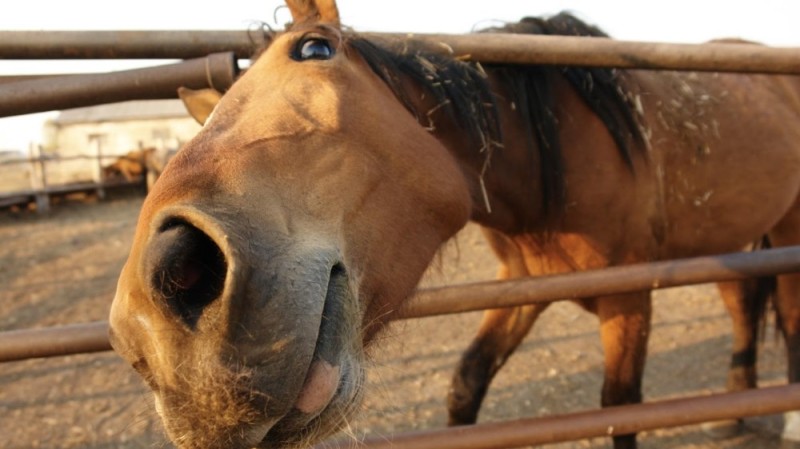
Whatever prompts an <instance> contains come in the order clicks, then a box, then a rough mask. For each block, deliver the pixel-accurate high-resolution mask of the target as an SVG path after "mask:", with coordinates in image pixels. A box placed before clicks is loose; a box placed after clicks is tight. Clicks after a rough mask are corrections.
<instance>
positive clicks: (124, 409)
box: [0, 193, 786, 449]
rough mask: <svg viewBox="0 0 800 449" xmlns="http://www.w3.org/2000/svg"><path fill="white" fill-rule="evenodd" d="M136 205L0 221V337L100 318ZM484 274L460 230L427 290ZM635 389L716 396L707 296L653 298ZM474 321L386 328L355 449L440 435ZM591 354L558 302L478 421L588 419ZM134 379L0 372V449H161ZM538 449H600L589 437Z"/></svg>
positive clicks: (753, 435) (727, 443) (659, 444)
mask: <svg viewBox="0 0 800 449" xmlns="http://www.w3.org/2000/svg"><path fill="white" fill-rule="evenodd" d="M141 201H142V197H141V195H137V194H133V193H127V194H121V193H117V194H113V195H111V196H110V198H109V199H107V200H105V201H102V202H97V201H88V202H85V201H81V202H67V203H62V204H60V205H56V206H54V207H53V211H52V213H51V214H50V215H49V216H47V217H38V216H36V215H35V214H32V213H27V212H26V213H10V212H8V211H2V212H0V242H1V243H0V286H2V287H0V331H8V330H13V329H25V328H32V327H43V326H51V325H56V324H70V323H83V322H90V321H95V320H104V319H106V318H107V314H108V310H109V306H110V303H111V299H112V297H113V293H114V288H115V282H116V276H117V275H118V273H119V271H120V269H121V267H122V264H123V262H124V260H125V257H126V253H127V251H128V248H129V246H130V244H131V240H132V236H133V228H134V223H135V220H136V216H137V213H138V209H139V207H140V205H141ZM495 269H496V265H495V262H494V261H493V259H492V256H491V254H490V253H489V251H488V248H487V246H486V244H485V243H483V241H482V240H481V238H480V235H479V233H478V232H476V229H475V228H474V227H473V226H468V227H467V228H466V229H465V230H464V231H463V232H462V233H461V234H460V235H459V236H458V237H457V239H455V241H454V242H453V243H451V244H449V245H448V247H447V250H446V252H445V256H444V258H443V263H442V267H441V268H439V269H437V270H434V272H432V273H431V274H430V276H429V277H428V278H427V279H426V281H425V283H426V285H438V284H447V283H456V282H469V281H478V280H487V279H491V278H492V277H493V276H494V272H495ZM654 307H655V324H654V330H653V334H652V337H651V342H650V348H649V353H650V357H649V359H648V362H647V372H646V376H645V397H646V399H647V400H658V399H667V398H674V397H683V396H688V395H696V394H703V393H710V392H721V391H722V390H723V386H724V382H725V367H726V364H727V359H728V357H729V352H730V337H729V333H730V329H729V328H730V326H729V319H728V317H727V315H726V313H725V311H724V309H723V307H722V304H721V301H719V300H718V299H717V298H716V292H715V290H714V288H713V287H711V286H699V287H684V288H679V289H669V290H663V291H660V292H657V293H656V299H655V306H654ZM479 318H480V314H479V313H469V314H463V315H453V316H446V317H437V318H425V319H419V320H412V321H406V322H400V323H396V324H395V325H393V326H392V327H391V329H390V330H389V332H388V333H387V334H386V335H385V338H383V339H382V341H381V344H380V345H379V346H378V347H376V348H374V349H373V351H372V357H373V359H374V360H373V363H374V366H373V367H372V369H371V370H370V374H369V382H368V383H369V392H368V394H367V399H366V402H365V405H364V412H363V414H362V416H361V417H360V418H359V419H357V420H355V421H354V422H352V423H351V427H352V428H351V430H350V431H351V432H352V433H353V434H354V435H356V436H357V437H359V438H361V437H364V436H375V435H388V434H391V433H394V432H402V431H406V430H410V429H428V428H441V427H443V426H444V423H445V419H446V418H445V406H444V398H445V394H446V391H447V387H448V383H449V379H450V375H451V371H452V369H453V367H454V365H455V363H456V360H457V358H458V357H459V355H460V353H461V352H462V351H463V349H464V348H465V347H466V346H467V344H468V343H469V341H470V339H471V338H472V335H473V332H474V330H475V328H476V325H477V322H478V319H479ZM783 351H784V348H783V346H782V345H780V344H779V343H778V342H777V341H776V340H774V339H773V338H767V339H766V340H765V342H764V345H763V347H762V351H761V363H760V376H761V380H762V384H763V385H772V384H780V383H783V382H785V378H786V377H785V362H784V358H783V354H784V352H783ZM601 361H602V354H601V348H600V343H599V339H598V331H597V320H596V319H595V317H594V316H592V315H590V314H588V313H586V312H584V311H582V310H581V309H579V308H578V307H577V306H574V305H573V304H571V303H557V304H555V305H553V306H552V307H551V308H550V309H548V310H547V311H546V312H545V314H544V315H543V316H542V317H541V318H540V320H539V322H538V323H537V325H536V326H535V327H534V330H533V331H532V332H531V334H530V335H529V336H528V338H527V339H526V340H525V341H524V343H523V344H522V346H521V348H520V349H519V350H518V351H517V353H516V354H515V355H514V356H512V357H511V359H510V360H509V362H508V364H507V365H506V367H505V368H504V369H503V370H502V371H501V372H500V374H499V375H498V376H497V378H496V380H495V382H494V383H493V385H492V387H491V390H490V392H489V394H488V397H487V399H486V402H485V405H484V407H483V410H482V413H481V417H480V419H481V421H482V422H491V421H499V420H507V419H513V418H518V417H530V416H546V415H552V414H558V413H563V412H572V411H579V410H586V409H595V408H597V407H598V403H599V391H600V385H601V382H602V379H601V372H602V370H601ZM780 425H781V418H780V417H779V416H772V417H763V418H754V419H749V420H748V421H747V426H746V428H747V429H746V431H745V432H744V433H742V434H740V435H737V436H729V437H718V436H709V435H707V434H705V433H704V432H703V431H702V430H701V429H700V427H699V426H687V427H681V428H676V429H668V430H659V431H653V432H646V433H644V434H641V435H640V438H639V440H640V447H641V448H643V449H656V448H658V449H667V448H675V449H677V448H686V449H689V448H691V449H711V448H722V449H771V448H777V447H778V446H779V441H778V438H777V432H778V429H779V426H780ZM170 447H172V446H171V445H170V444H169V443H168V442H167V441H166V439H165V437H164V436H163V433H162V431H161V428H160V424H159V423H158V419H157V417H156V415H155V412H154V410H153V407H152V403H151V399H150V395H149V393H148V391H147V390H146V388H145V386H144V384H143V382H142V381H141V380H140V379H139V378H138V376H137V375H136V374H135V373H134V372H133V370H132V369H130V368H129V367H128V366H127V365H125V364H124V363H123V362H122V361H121V359H120V358H119V357H117V356H116V355H115V354H114V353H112V352H105V353H98V354H88V355H75V356H67V357H55V358H50V359H39V360H27V361H21V362H12V363H5V364H0V448H3V449H22V448H47V449H56V448H58V449H66V448H70V449H78V448H95V449H100V448H170ZM547 447H548V448H557V449H568V448H610V447H611V445H610V440H608V439H606V438H596V439H591V440H584V441H577V442H571V443H562V444H554V445H550V446H547Z"/></svg>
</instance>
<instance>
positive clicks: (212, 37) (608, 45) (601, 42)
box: [0, 30, 800, 74]
mask: <svg viewBox="0 0 800 449" xmlns="http://www.w3.org/2000/svg"><path fill="white" fill-rule="evenodd" d="M362 35H364V36H367V37H370V38H374V39H378V40H382V41H384V42H387V41H394V40H398V41H400V42H401V43H402V45H410V46H422V47H425V48H427V49H429V50H433V51H435V52H440V53H447V54H454V55H457V56H460V57H463V58H466V59H472V60H476V61H481V62H484V63H509V64H543V65H581V66H595V67H618V68H644V69H671V70H698V71H733V72H760V73H794V74H800V58H799V57H798V54H800V49H799V48H790V47H768V46H762V45H752V44H747V43H736V42H726V43H706V44H671V43H657V42H635V41H623V40H615V39H608V38H599V37H579V36H541V35H523V34H507V33H473V34H424V33H418V34H409V33H362ZM269 39H270V37H269V33H267V32H264V31H263V30H256V31H255V32H252V31H249V32H248V31H241V30H240V31H231V30H229V31H199V30H196V31H158V30H154V31H47V32H42V31H2V32H0V59H72V58H76V59H78V58H83V59H106V58H130V59H135V58H160V59H172V58H192V57H199V56H203V55H205V54H208V53H212V52H220V51H233V52H234V53H235V54H236V55H237V57H240V58H246V57H250V56H252V54H253V53H254V52H255V51H257V49H259V48H262V47H263V46H264V45H266V44H267V43H268V42H269Z"/></svg>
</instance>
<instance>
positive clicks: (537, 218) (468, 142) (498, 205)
mask: <svg viewBox="0 0 800 449" xmlns="http://www.w3.org/2000/svg"><path fill="white" fill-rule="evenodd" d="M487 74H488V76H489V79H490V82H491V85H492V90H493V92H494V93H495V94H496V101H497V104H496V105H497V113H498V118H499V122H500V127H501V133H502V141H497V142H491V143H492V144H491V145H488V146H487V145H486V142H485V141H484V142H481V141H476V140H475V139H474V138H472V137H471V136H470V133H469V132H468V130H465V129H464V128H462V127H461V126H460V125H459V124H458V123H456V122H455V121H454V120H453V119H452V118H451V117H450V116H448V114H446V113H444V112H443V111H440V110H438V109H436V107H437V105H432V104H426V102H425V101H422V102H421V104H420V105H418V107H419V109H418V110H422V111H435V112H434V113H433V114H431V113H428V114H423V115H422V116H423V117H424V118H425V119H424V120H428V119H429V120H430V128H431V132H432V133H433V134H434V135H435V136H436V137H437V138H438V139H439V140H440V141H441V142H442V143H443V144H444V145H445V146H446V147H447V149H448V150H449V152H450V153H451V155H453V157H454V158H455V159H456V160H457V161H458V163H459V166H460V167H461V171H462V174H463V176H464V177H465V179H466V181H467V183H468V185H469V187H470V193H471V197H472V217H471V218H472V220H473V221H475V222H477V223H479V224H481V225H483V226H486V227H489V228H493V229H497V230H499V231H502V232H504V233H507V234H518V233H521V232H537V231H545V230H548V229H550V228H552V226H553V222H552V219H553V218H555V217H556V216H557V215H558V213H557V212H555V213H553V212H552V211H551V213H548V212H547V211H546V210H545V208H544V198H543V193H542V189H541V183H540V167H541V161H540V156H539V152H538V151H537V143H536V141H535V140H534V139H532V138H531V137H530V136H529V135H528V134H527V132H528V127H530V126H532V125H531V124H527V123H524V122H523V120H522V118H521V116H520V114H519V113H518V107H517V105H516V104H515V102H514V101H513V100H512V96H511V95H510V94H509V92H508V89H507V87H506V86H505V85H504V83H503V82H502V81H500V80H499V77H498V76H497V75H496V74H495V73H493V72H492V71H491V69H487ZM554 85H555V86H557V88H558V89H557V90H560V89H562V88H568V86H567V83H566V82H565V80H563V79H561V80H556V81H555V83H554ZM423 124H425V123H424V121H423Z"/></svg>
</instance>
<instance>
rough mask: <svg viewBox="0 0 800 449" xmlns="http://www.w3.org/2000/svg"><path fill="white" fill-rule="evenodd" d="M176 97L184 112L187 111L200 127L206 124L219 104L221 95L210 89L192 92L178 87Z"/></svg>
mask: <svg viewBox="0 0 800 449" xmlns="http://www.w3.org/2000/svg"><path fill="white" fill-rule="evenodd" d="M178 96H179V97H180V99H181V100H182V101H183V105H184V106H186V110H187V111H189V115H191V116H192V117H194V119H195V120H197V123H199V124H201V125H205V124H206V120H208V117H209V116H210V115H211V113H212V112H213V111H214V108H215V107H216V106H217V103H219V99H220V98H222V94H221V93H219V92H218V91H216V90H214V89H211V88H207V89H199V90H193V89H188V88H186V87H179V88H178Z"/></svg>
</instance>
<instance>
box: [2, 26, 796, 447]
mask: <svg viewBox="0 0 800 449" xmlns="http://www.w3.org/2000/svg"><path fill="white" fill-rule="evenodd" d="M371 36H373V37H376V38H379V39H391V38H398V37H399V38H403V39H407V40H408V41H409V45H419V46H424V47H426V48H428V49H433V50H435V51H441V52H445V53H454V54H457V55H464V57H465V58H471V59H473V60H477V61H481V62H506V63H538V64H553V65H584V66H605V67H620V68H644V69H671V70H696V71H733V72H754V73H773V74H777V73H791V74H800V57H799V56H798V55H800V49H795V48H772V47H764V46H757V45H750V44H736V43H724V44H701V45H689V44H684V45H676V44H660V43H640V42H625V41H612V40H609V39H604V38H575V37H561V36H559V37H556V36H521V35H507V34H500V35H492V34H481V35H480V36H474V35H463V36H462V35H413V36H409V35H405V34H404V35H394V34H373V35H371ZM267 41H268V35H267V34H265V33H261V32H258V31H255V32H243V31H217V32H207V31H141V32H111V31H109V32H55V33H54V32H48V33H34V32H0V58H3V59H69V58H88V59H108V58H160V59H163V58H169V59H171V58H181V59H183V58H194V59H191V60H189V61H185V62H181V63H177V64H172V65H168V66H162V67H154V68H148V69H138V70H134V71H123V72H117V73H110V74H104V75H99V74H97V75H95V74H92V75H64V76H52V77H41V76H36V77H14V78H13V79H12V78H6V79H2V78H0V116H9V115H17V114H23V113H29V112H39V111H45V110H50V109H56V108H64V107H77V106H87V105H92V104H101V103H105V102H112V101H122V100H129V99H156V98H172V97H174V96H175V92H176V90H177V88H178V87H179V86H186V87H190V88H195V89H197V88H203V87H214V88H216V89H218V90H221V91H224V90H226V89H227V88H228V87H229V86H230V85H231V84H232V83H233V81H234V80H235V78H236V76H237V74H238V73H239V72H240V69H239V67H238V64H237V59H238V58H248V57H250V56H251V55H252V54H253V52H254V51H255V49H256V48H258V47H260V46H262V45H263V44H264V43H266V42H267ZM220 52H222V53H220ZM213 53H219V54H217V55H214V54H213ZM209 54H212V55H211V56H206V55H209ZM217 69H219V71H217ZM218 75H219V76H218ZM798 271H800V247H789V248H781V249H769V250H762V251H757V252H751V253H737V254H729V255H722V256H715V257H703V258H695V259H685V260H674V261H664V262H657V263H651V264H639V265H630V266H624V267H615V268H609V269H604V270H595V271H586V272H581V273H575V274H569V275H557V276H544V277H538V278H535V279H533V278H531V279H522V280H510V281H502V282H499V281H495V282H484V283H476V284H466V285H457V286H450V287H441V288H437V289H429V290H422V291H420V292H419V293H418V294H417V295H416V296H415V297H414V298H412V300H411V301H410V302H409V303H408V306H407V308H406V309H405V310H404V311H403V313H402V314H401V316H402V318H416V317H422V316H431V315H440V314H448V313H459V312H465V311H469V310H481V309H486V308H497V307H510V306H517V305H522V304H529V303H533V302H547V301H557V300H562V299H571V298H583V297H591V296H598V295H607V294H611V293H624V292H632V291H641V290H649V289H657V288H667V287H674V286H678V285H690V284H698V283H705V282H712V281H722V280H735V279H743V278H747V277H756V276H765V275H771V274H779V273H788V272H798ZM109 349H111V348H110V346H109V344H108V339H107V323H106V322H96V323H89V324H74V325H68V326H60V327H53V328H48V329H38V330H17V331H8V332H3V333H0V362H1V361H13V360H22V359H26V358H33V357H49V356H58V355H66V354H75V353H83V352H96V351H106V350H109ZM798 409H800V385H797V384H794V385H788V386H778V387H769V388H761V389H757V390H752V391H747V392H738V393H724V394H715V395H707V396H700V397H690V398H684V399H676V400H670V401H662V402H651V403H645V404H637V405H629V406H621V407H611V408H607V409H603V410H596V411H588V412H582V413H573V414H567V415H561V416H552V417H544V418H529V419H522V420H517V421H510V422H502V423H493V424H478V425H474V426H466V427H460V428H454V429H442V430H431V431H423V432H415V433H407V434H400V435H396V436H394V437H391V438H385V437H382V438H380V439H374V440H367V441H364V442H362V443H361V444H359V447H368V448H388V447H403V448H412V449H419V448H437V449H447V448H453V449H455V448H462V449H464V448H469V449H476V448H482V449H490V448H507V447H518V446H524V445H531V444H545V443H554V442H561V441H571V440H575V439H580V438H588V437H596V436H608V435H614V434H625V433H631V432H638V431H642V430H648V429H655V428H660V427H671V426H680V425H686V424H693V423H700V422H706V421H713V420H720V419H729V418H738V417H746V416H757V415H764V414H773V413H778V412H781V411H790V410H798ZM352 444H353V443H352V442H341V443H340V442H336V441H333V442H328V443H323V444H322V445H321V446H320V447H337V448H338V447H344V446H350V445H352Z"/></svg>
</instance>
